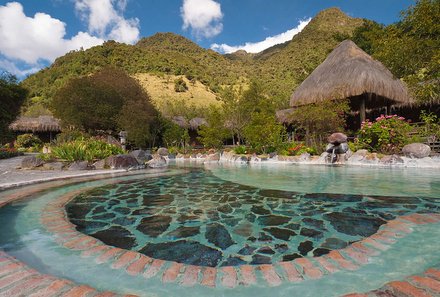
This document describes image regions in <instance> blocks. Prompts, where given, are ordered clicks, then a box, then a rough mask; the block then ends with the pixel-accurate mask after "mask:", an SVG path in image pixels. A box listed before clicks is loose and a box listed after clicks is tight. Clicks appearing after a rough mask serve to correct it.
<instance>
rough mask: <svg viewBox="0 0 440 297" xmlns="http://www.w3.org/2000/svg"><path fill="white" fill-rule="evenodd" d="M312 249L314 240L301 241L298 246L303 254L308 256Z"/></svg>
mask: <svg viewBox="0 0 440 297" xmlns="http://www.w3.org/2000/svg"><path fill="white" fill-rule="evenodd" d="M311 250H313V242H311V241H309V240H307V241H303V242H301V243H300V244H299V246H298V251H299V253H300V254H301V255H303V256H307V254H308V253H309V252H310V251H311Z"/></svg>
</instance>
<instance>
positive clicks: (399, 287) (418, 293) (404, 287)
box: [387, 281, 432, 297]
mask: <svg viewBox="0 0 440 297" xmlns="http://www.w3.org/2000/svg"><path fill="white" fill-rule="evenodd" d="M387 286H389V287H390V288H392V290H393V291H397V292H398V293H402V294H405V296H409V297H432V296H431V294H428V293H426V292H425V291H423V290H420V289H418V288H416V287H414V286H413V285H411V284H410V283H408V282H400V281H394V282H390V283H388V284H387Z"/></svg>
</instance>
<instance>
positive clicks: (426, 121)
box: [418, 110, 440, 140]
mask: <svg viewBox="0 0 440 297" xmlns="http://www.w3.org/2000/svg"><path fill="white" fill-rule="evenodd" d="M420 119H421V120H422V122H423V126H421V127H419V129H418V132H419V134H420V136H421V137H424V138H431V139H433V140H438V139H440V120H439V118H438V117H437V116H436V115H435V114H434V113H432V112H429V113H428V112H426V111H425V110H422V111H421V113H420Z"/></svg>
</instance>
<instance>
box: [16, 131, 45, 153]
mask: <svg viewBox="0 0 440 297" xmlns="http://www.w3.org/2000/svg"><path fill="white" fill-rule="evenodd" d="M15 147H16V148H17V149H18V150H20V151H23V152H39V151H40V150H41V149H42V148H43V142H42V141H41V139H40V138H39V137H38V136H36V135H34V134H31V133H26V134H21V135H18V136H17V140H16V141H15Z"/></svg>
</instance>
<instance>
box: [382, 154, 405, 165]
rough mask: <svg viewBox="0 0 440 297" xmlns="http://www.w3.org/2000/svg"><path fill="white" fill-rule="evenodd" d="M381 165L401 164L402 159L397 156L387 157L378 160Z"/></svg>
mask: <svg viewBox="0 0 440 297" xmlns="http://www.w3.org/2000/svg"><path fill="white" fill-rule="evenodd" d="M379 162H380V163H381V164H389V165H392V164H403V159H402V158H401V157H399V156H398V155H389V156H384V157H382V159H380V161H379Z"/></svg>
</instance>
